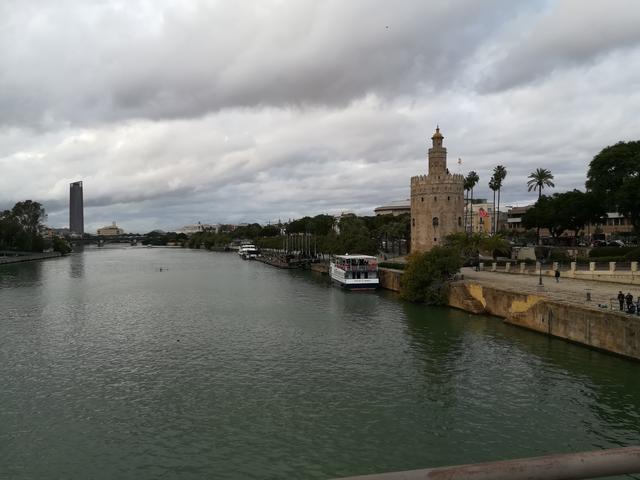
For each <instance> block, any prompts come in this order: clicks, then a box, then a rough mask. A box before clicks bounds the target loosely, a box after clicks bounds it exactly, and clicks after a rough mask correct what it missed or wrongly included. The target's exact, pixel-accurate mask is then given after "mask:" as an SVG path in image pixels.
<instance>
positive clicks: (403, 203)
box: [373, 198, 411, 216]
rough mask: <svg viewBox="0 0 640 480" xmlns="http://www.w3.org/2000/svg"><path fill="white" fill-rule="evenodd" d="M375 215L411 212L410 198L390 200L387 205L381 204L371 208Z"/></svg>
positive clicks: (394, 214) (395, 214)
mask: <svg viewBox="0 0 640 480" xmlns="http://www.w3.org/2000/svg"><path fill="white" fill-rule="evenodd" d="M373 211H374V213H375V214H376V216H379V215H393V216H398V215H402V214H404V213H411V200H410V199H408V198H407V199H406V200H398V201H395V202H390V203H389V204H388V205H382V206H381V207H377V208H376V209H374V210H373Z"/></svg>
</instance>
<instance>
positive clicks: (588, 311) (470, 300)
mask: <svg viewBox="0 0 640 480" xmlns="http://www.w3.org/2000/svg"><path fill="white" fill-rule="evenodd" d="M402 274H403V272H402V270H392V269H383V268H381V269H380V270H379V276H380V285H381V287H382V288H385V289H387V290H392V291H395V292H397V291H400V279H401V278H402ZM448 303H449V306H450V307H454V308H459V309H461V310H465V311H467V312H470V313H474V314H489V315H494V316H496V317H500V318H502V319H503V321H504V322H505V323H508V324H511V325H516V326H518V327H523V328H526V329H528V330H533V331H536V332H539V333H543V334H545V335H549V336H552V337H557V338H561V339H564V340H568V341H570V342H574V343H578V344H581V345H585V346H588V347H590V348H595V349H598V350H602V351H605V352H609V353H614V354H617V355H621V356H624V357H627V358H631V359H634V360H640V317H639V316H634V315H628V314H625V313H621V312H618V311H615V310H608V309H602V308H598V307H593V306H590V305H582V304H577V303H572V302H565V301H559V300H554V299H551V298H549V297H547V296H545V295H543V294H540V295H538V294H527V293H521V292H516V291H510V290H506V289H502V288H495V287H492V286H489V285H484V284H482V283H480V282H472V281H468V280H462V281H458V282H454V283H452V284H451V285H450V287H449V295H448Z"/></svg>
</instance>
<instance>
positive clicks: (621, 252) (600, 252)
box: [589, 247, 636, 258]
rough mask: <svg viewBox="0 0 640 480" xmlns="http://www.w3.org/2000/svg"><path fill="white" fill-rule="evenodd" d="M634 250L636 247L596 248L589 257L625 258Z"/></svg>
mask: <svg viewBox="0 0 640 480" xmlns="http://www.w3.org/2000/svg"><path fill="white" fill-rule="evenodd" d="M634 250H636V248H634V247H596V248H594V249H592V250H591V251H590V252H589V257H590V258H600V257H623V256H625V255H626V254H627V253H630V252H632V251H634Z"/></svg>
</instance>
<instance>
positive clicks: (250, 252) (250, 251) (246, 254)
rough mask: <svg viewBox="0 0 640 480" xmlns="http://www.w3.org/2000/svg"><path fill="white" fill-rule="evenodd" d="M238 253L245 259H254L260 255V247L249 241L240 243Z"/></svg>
mask: <svg viewBox="0 0 640 480" xmlns="http://www.w3.org/2000/svg"><path fill="white" fill-rule="evenodd" d="M238 255H240V256H241V257H242V258H243V259H245V260H254V259H255V258H256V257H257V256H258V249H257V248H256V246H255V245H253V244H249V243H247V244H244V245H240V248H239V249H238Z"/></svg>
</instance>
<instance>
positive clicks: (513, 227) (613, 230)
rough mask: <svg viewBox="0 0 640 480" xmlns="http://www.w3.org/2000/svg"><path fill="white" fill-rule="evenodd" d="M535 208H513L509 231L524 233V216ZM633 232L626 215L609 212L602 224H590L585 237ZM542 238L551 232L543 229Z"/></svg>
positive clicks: (509, 216)
mask: <svg viewBox="0 0 640 480" xmlns="http://www.w3.org/2000/svg"><path fill="white" fill-rule="evenodd" d="M530 208H533V205H526V206H524V207H513V208H511V209H509V211H508V212H507V230H509V231H512V232H514V233H515V232H524V231H525V230H526V228H524V226H523V225H522V217H523V216H524V214H525V213H526V212H527V210H529V209H530ZM632 231H633V225H632V224H631V221H630V220H629V219H627V218H626V217H625V216H624V215H622V214H621V213H618V212H608V213H607V218H606V219H604V220H603V222H601V223H596V224H593V223H591V224H589V225H586V226H585V228H584V234H585V235H592V234H594V233H603V234H605V235H606V236H607V237H608V236H609V235H612V234H619V233H630V232H632ZM540 235H541V236H542V237H547V236H549V235H551V234H550V233H549V230H547V229H546V228H543V229H541V230H540ZM563 235H564V236H569V235H573V232H569V231H567V232H564V234H563Z"/></svg>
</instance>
